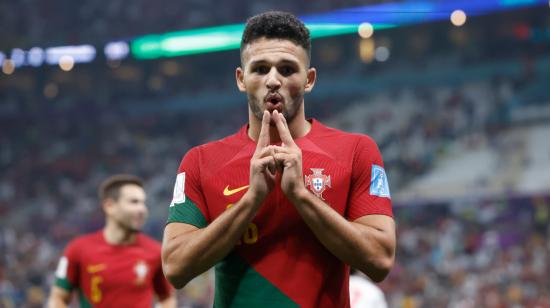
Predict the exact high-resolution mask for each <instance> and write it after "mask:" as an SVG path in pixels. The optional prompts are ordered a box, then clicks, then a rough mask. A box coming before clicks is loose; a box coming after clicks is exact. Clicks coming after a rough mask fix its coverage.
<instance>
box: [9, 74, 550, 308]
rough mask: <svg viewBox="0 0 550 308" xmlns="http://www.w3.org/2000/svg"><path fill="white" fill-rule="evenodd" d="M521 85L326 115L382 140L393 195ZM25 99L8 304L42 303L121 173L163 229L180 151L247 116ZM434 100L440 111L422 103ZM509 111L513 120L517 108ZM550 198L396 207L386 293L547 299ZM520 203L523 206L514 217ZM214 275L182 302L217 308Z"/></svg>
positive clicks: (384, 99)
mask: <svg viewBox="0 0 550 308" xmlns="http://www.w3.org/2000/svg"><path fill="white" fill-rule="evenodd" d="M510 84H511V83H510V82H509V81H506V80H504V81H501V82H483V83H476V85H475V86H473V85H468V84H463V85H461V86H459V87H439V88H438V87H434V88H427V89H421V90H418V89H417V90H416V91H413V92H411V91H403V92H402V93H401V94H399V95H395V94H392V93H387V92H386V93H379V94H378V95H377V96H376V97H373V98H369V99H367V101H368V102H369V103H368V105H365V103H363V104H360V105H357V106H359V107H357V106H355V105H353V104H352V105H350V107H348V108H347V109H345V110H344V111H342V112H341V113H340V114H339V115H337V116H332V117H329V118H328V119H326V120H327V122H328V123H329V124H331V125H334V126H337V127H341V128H342V129H347V130H351V131H358V132H366V133H369V134H371V135H372V136H373V137H374V138H375V139H377V140H379V143H380V145H381V151H382V153H383V154H384V155H385V161H386V165H387V167H388V170H389V175H390V181H392V183H391V187H392V189H393V192H394V193H395V192H398V191H399V189H400V188H401V187H403V185H405V184H406V183H407V181H406V180H404V179H409V180H410V179H413V178H414V177H415V176H417V175H418V174H421V173H422V172H423V171H425V170H428V169H429V168H430V167H431V165H432V164H433V163H434V161H435V159H436V155H437V153H438V152H439V151H445V149H446V145H447V144H448V142H450V140H454V139H456V138H458V137H459V136H462V135H464V134H468V133H471V132H472V131H481V132H484V133H486V134H495V130H494V129H492V127H494V125H495V119H494V118H493V115H494V114H495V111H496V108H498V106H499V103H498V102H499V101H503V100H505V99H509V97H508V96H510V95H512V94H513V92H514V91H515V90H516V88H514V87H512V86H511V85H510ZM489 93H496V95H493V96H490V97H492V100H487V99H485V100H483V101H476V98H479V97H488V94H489ZM24 95H28V94H23V93H18V94H13V93H12V94H11V95H10V96H9V97H8V98H7V99H6V100H4V102H7V103H5V104H4V105H3V110H2V113H1V115H0V116H2V117H3V118H2V124H1V126H2V129H1V131H2V133H0V139H1V140H2V145H3V146H2V148H1V149H0V167H1V168H2V173H1V177H0V212H1V213H2V215H1V216H2V228H1V229H0V255H1V256H2V258H1V259H0V299H1V302H2V303H3V305H4V306H6V307H41V305H42V303H43V301H44V296H45V294H46V291H47V289H48V288H49V286H50V284H51V282H52V279H53V276H52V275H53V272H54V269H55V267H56V264H57V261H58V257H59V255H60V252H61V250H62V249H63V247H64V245H66V243H67V242H68V241H69V240H70V239H71V238H73V237H74V236H75V235H77V234H82V233H84V232H89V231H92V230H95V229H98V228H100V227H101V223H102V220H103V219H102V213H101V211H100V208H99V206H98V202H97V197H96V194H95V193H96V192H95V190H96V187H97V185H98V183H99V182H100V181H101V180H102V179H103V178H105V177H106V176H108V175H110V174H113V173H117V172H129V173H135V174H139V175H141V176H143V177H144V178H146V180H147V192H148V204H149V206H150V208H151V217H150V219H149V223H148V224H147V227H146V230H145V231H146V232H147V233H150V234H152V235H153V236H156V237H157V238H160V235H161V232H162V227H163V224H164V220H165V218H166V212H167V207H168V203H169V199H170V196H171V193H172V192H171V190H172V185H173V180H174V172H175V170H176V168H177V163H178V161H179V159H180V156H181V155H183V154H184V153H185V151H186V150H187V149H188V148H189V147H190V146H192V145H194V144H198V143H201V142H203V141H205V140H213V139H216V138H219V137H220V136H222V135H223V134H226V132H227V131H232V130H233V131H235V130H236V129H238V127H239V125H241V124H242V119H244V118H245V114H246V110H245V109H244V108H241V109H240V110H241V111H242V112H240V113H239V112H236V114H234V115H232V116H230V117H228V116H227V114H225V113H212V114H209V117H208V120H205V119H204V118H201V117H198V116H193V115H184V116H182V115H172V116H166V115H164V116H162V117H160V116H156V115H141V116H138V117H130V116H128V114H126V113H125V111H124V110H122V109H121V110H117V108H113V106H104V105H101V104H96V103H94V102H93V101H82V102H80V103H78V104H63V100H60V101H59V105H58V106H57V107H56V108H51V106H45V105H42V107H41V106H40V105H35V106H32V108H28V109H25V108H26V107H29V106H25V104H24V103H22V102H28V100H25V97H24ZM65 99H67V100H72V99H77V98H75V97H69V98H65ZM10 102H11V103H12V107H6V106H10ZM365 106H367V108H365ZM426 106H430V110H431V112H430V114H425V113H423V112H422V110H424V109H425V108H427V107H426ZM92 114H93V116H90V115H92ZM350 115H351V116H350ZM434 115H435V116H434ZM69 119H70V120H69ZM121 119H124V120H121ZM498 121H501V122H500V123H501V125H504V124H505V121H506V118H502V119H499V120H498ZM382 122H383V123H384V124H386V125H384V126H382V125H380V123H382ZM220 123H223V124H220ZM390 123H391V124H390ZM4 145H5V146H4ZM405 149H407V150H406V151H405ZM397 179H399V180H397ZM548 204H549V201H548V199H544V198H539V199H533V200H521V201H517V200H507V199H503V200H493V201H469V200H466V201H464V202H462V201H460V200H458V201H456V202H454V203H453V202H450V203H445V204H438V205H425V206H407V205H400V206H398V207H396V209H395V214H396V217H397V220H398V224H399V228H398V230H399V235H398V239H399V246H398V247H400V249H399V251H398V262H397V266H396V268H395V270H394V271H393V272H392V274H391V276H390V277H389V278H388V279H387V281H386V282H384V283H383V284H382V288H383V290H384V291H385V293H386V298H387V299H388V301H389V302H390V304H391V306H396V307H401V306H403V307H423V306H426V305H431V304H435V306H450V307H467V306H471V307H477V306H479V305H483V306H487V307H500V306H499V305H501V304H504V303H511V302H514V303H518V305H519V304H522V305H531V304H533V303H535V302H536V301H541V302H544V301H545V300H547V299H546V297H548V296H549V294H548V293H545V292H547V291H545V290H548V289H549V288H548V283H547V281H545V279H544V278H545V277H546V276H547V275H548V269H550V267H549V266H550V265H549V264H547V260H548V258H547V254H548V249H549V248H550V246H549V244H550V243H548V241H547V238H548V229H547V225H548V211H550V208H549V207H548ZM519 208H521V213H522V214H521V216H517V215H514V214H513V213H515V212H516V211H517V210H518V209H519ZM545 211H546V212H545ZM533 221H535V222H537V223H536V224H533ZM210 280H211V276H208V275H207V276H204V277H201V278H200V279H198V280H197V281H194V282H193V283H192V284H191V285H190V286H189V287H187V288H185V289H184V291H181V292H180V294H179V295H180V303H183V304H182V305H184V306H185V305H187V306H189V307H205V306H207V305H208V303H209V301H210V297H211V296H212V287H211V284H210ZM449 289H452V290H454V291H453V292H452V293H449V292H447V291H446V290H449ZM545 296H546V297H545Z"/></svg>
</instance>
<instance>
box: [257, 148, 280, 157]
mask: <svg viewBox="0 0 550 308" xmlns="http://www.w3.org/2000/svg"><path fill="white" fill-rule="evenodd" d="M275 147H276V146H274V145H268V146H266V147H265V148H262V149H261V150H259V152H257V157H258V158H263V157H266V156H273V154H274V153H275Z"/></svg>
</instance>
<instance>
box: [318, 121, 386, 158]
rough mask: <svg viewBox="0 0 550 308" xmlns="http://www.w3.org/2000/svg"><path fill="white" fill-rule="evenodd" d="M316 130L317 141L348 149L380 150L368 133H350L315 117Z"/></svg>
mask: <svg viewBox="0 0 550 308" xmlns="http://www.w3.org/2000/svg"><path fill="white" fill-rule="evenodd" d="M312 121H313V124H314V128H315V131H314V133H313V136H312V139H314V140H315V142H324V143H327V144H330V145H332V146H333V147H337V148H341V149H346V150H351V149H355V150H360V151H362V150H373V149H376V150H378V145H377V144H376V141H374V139H373V138H372V137H371V136H369V135H366V134H360V133H350V132H345V131H343V130H339V129H336V128H332V127H329V126H326V125H325V124H323V123H321V122H319V121H317V120H315V119H313V120H312Z"/></svg>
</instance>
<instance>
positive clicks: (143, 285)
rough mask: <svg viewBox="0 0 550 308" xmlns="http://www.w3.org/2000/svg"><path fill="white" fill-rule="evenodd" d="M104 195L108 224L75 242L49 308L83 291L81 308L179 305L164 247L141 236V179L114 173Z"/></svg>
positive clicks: (104, 185)
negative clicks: (162, 254)
mask: <svg viewBox="0 0 550 308" xmlns="http://www.w3.org/2000/svg"><path fill="white" fill-rule="evenodd" d="M99 196H100V200H101V205H102V208H103V211H104V213H105V218H106V223H105V227H104V228H103V229H102V230H99V231H97V232H95V233H91V234H88V235H84V236H81V237H78V238H76V239H75V240H73V241H71V243H69V245H68V246H67V248H66V249H65V252H64V253H63V256H62V257H61V260H60V261H59V265H58V268H57V271H56V273H55V277H56V281H55V285H54V286H53V287H52V289H51V292H50V298H49V301H48V306H49V307H66V306H67V305H68V304H69V303H70V302H71V295H72V294H73V293H78V296H79V302H80V307H152V305H153V300H154V295H156V299H157V301H158V303H159V304H160V307H163V308H169V307H176V299H175V296H174V292H173V289H172V287H171V286H170V284H169V283H168V281H166V278H165V277H164V275H163V273H162V266H161V259H160V244H159V243H158V242H157V241H155V240H153V239H152V238H150V237H148V236H146V235H144V234H141V233H140V230H141V228H142V227H143V224H144V223H145V219H146V218H147V213H148V212H147V207H146V205H145V191H144V190H143V182H142V180H141V179H140V178H138V177H136V176H132V175H115V176H112V177H110V178H108V179H106V180H105V181H104V182H103V183H102V185H101V187H100V189H99Z"/></svg>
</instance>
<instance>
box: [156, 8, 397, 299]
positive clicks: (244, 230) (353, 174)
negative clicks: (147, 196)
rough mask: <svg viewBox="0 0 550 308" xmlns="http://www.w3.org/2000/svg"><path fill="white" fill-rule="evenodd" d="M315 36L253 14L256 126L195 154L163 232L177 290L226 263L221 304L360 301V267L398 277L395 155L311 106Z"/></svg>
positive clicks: (219, 272) (242, 85)
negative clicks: (387, 160)
mask: <svg viewBox="0 0 550 308" xmlns="http://www.w3.org/2000/svg"><path fill="white" fill-rule="evenodd" d="M310 44H311V43H310V38H309V32H308V30H307V29H306V28H305V27H304V25H303V23H302V22H300V21H299V20H298V19H296V17H294V16H293V15H291V14H287V13H281V12H268V13H264V14H260V15H257V16H254V17H252V18H251V19H249V20H248V22H247V25H246V28H245V31H244V33H243V37H242V42H241V67H239V68H237V69H236V80H237V86H238V88H239V90H240V91H241V92H245V93H246V94H247V96H248V107H249V119H248V120H249V122H248V125H245V126H244V127H243V128H242V129H241V130H240V131H238V132H237V133H236V134H234V135H231V136H229V137H227V138H225V139H222V140H219V141H216V142H212V143H208V144H205V145H202V146H199V147H195V148H193V149H191V150H190V151H189V152H188V153H187V154H186V155H185V156H184V158H183V160H182V162H181V165H180V167H179V170H178V175H177V178H176V184H175V188H174V199H173V201H172V203H171V205H170V208H169V213H170V214H169V219H168V224H167V226H166V228H165V233H164V239H163V267H164V271H165V273H166V275H167V277H168V279H169V280H170V281H171V282H172V284H173V285H174V286H176V287H177V288H181V287H183V286H184V285H185V284H186V283H187V282H189V281H190V280H191V279H192V278H193V277H195V276H197V275H199V274H200V273H202V272H204V271H206V270H207V269H209V268H210V267H212V266H214V265H216V270H215V275H216V279H215V281H216V290H215V296H214V300H215V306H216V307H296V306H301V307H349V305H350V303H349V296H350V295H349V289H348V284H349V266H348V265H351V266H353V267H355V268H358V269H360V270H361V271H363V272H364V273H365V274H367V275H368V276H369V277H370V278H371V279H373V280H375V281H381V280H383V279H384V277H385V276H386V275H387V273H388V272H389V270H390V268H391V267H392V264H393V261H394V254H395V252H394V251H395V225H394V221H393V218H392V209H391V200H390V194H389V189H388V185H387V179H386V176H385V172H384V168H383V162H382V158H381V155H380V152H379V150H378V147H377V146H376V144H375V142H374V141H373V140H372V139H371V138H369V137H367V136H364V135H359V134H348V133H344V132H342V131H338V130H335V129H332V128H328V127H326V126H324V125H323V124H321V123H319V122H318V121H316V120H314V119H309V120H307V119H306V118H305V113H304V93H306V92H310V91H311V90H312V89H313V86H314V84H315V79H316V70H315V69H314V68H312V67H310V46H311V45H310Z"/></svg>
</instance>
